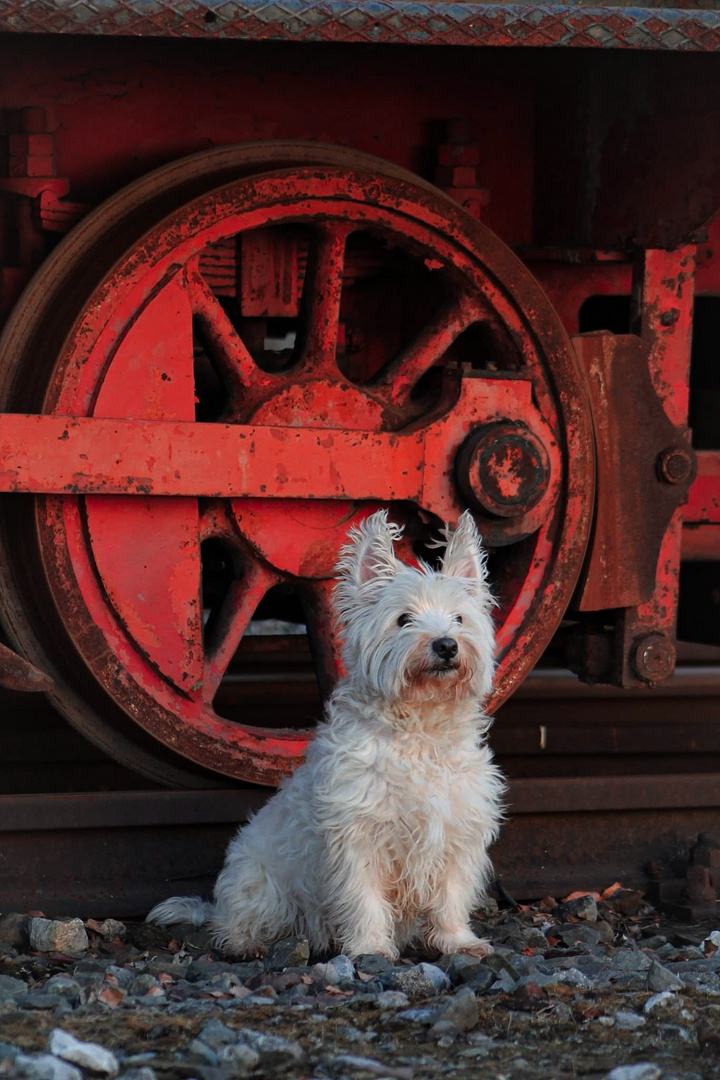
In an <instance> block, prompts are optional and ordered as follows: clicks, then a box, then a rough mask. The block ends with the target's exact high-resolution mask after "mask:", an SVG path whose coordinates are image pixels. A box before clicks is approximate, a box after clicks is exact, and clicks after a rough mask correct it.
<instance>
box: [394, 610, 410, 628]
mask: <svg viewBox="0 0 720 1080" xmlns="http://www.w3.org/2000/svg"><path fill="white" fill-rule="evenodd" d="M409 622H412V615H408V614H407V612H406V613H405V614H404V615H400V616H399V618H398V621H397V624H398V626H407V624H408V623H409Z"/></svg>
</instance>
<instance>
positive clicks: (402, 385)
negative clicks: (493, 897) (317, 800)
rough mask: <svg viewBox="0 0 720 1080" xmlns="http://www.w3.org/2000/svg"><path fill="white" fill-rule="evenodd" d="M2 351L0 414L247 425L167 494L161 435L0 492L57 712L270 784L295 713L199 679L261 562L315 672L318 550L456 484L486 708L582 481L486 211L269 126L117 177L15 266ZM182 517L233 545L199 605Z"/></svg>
mask: <svg viewBox="0 0 720 1080" xmlns="http://www.w3.org/2000/svg"><path fill="white" fill-rule="evenodd" d="M218 185H219V186H218ZM63 313H64V314H63ZM0 372H1V373H2V379H3V382H2V384H0V391H2V396H1V397H0V408H2V409H5V410H8V411H40V412H46V413H54V414H56V415H59V416H67V417H82V416H93V417H97V418H101V417H108V418H115V419H121V418H122V419H125V418H132V419H136V420H164V421H168V420H172V421H177V422H178V423H179V424H182V425H185V427H183V429H182V430H183V431H184V432H185V433H186V434H187V433H188V432H189V437H192V432H193V431H195V432H197V433H198V434H197V437H198V439H202V438H204V437H205V435H204V434H203V426H204V425H212V431H213V433H218V432H219V433H220V434H221V435H223V432H222V431H221V426H224V427H225V429H228V428H234V429H236V434H237V435H238V437H239V438H240V439H241V440H246V443H245V445H244V448H243V450H242V451H241V453H240V457H239V461H232V462H231V461H229V460H226V461H222V460H218V461H215V460H212V461H211V460H208V469H209V470H216V471H217V472H218V480H217V483H215V482H214V481H211V482H208V480H207V478H203V480H202V483H199V482H198V486H197V488H196V489H192V490H193V494H188V493H187V490H186V488H183V489H182V490H183V494H179V495H164V496H158V495H153V494H144V492H145V491H151V490H152V487H153V483H154V479H155V478H156V477H157V476H159V474H160V473H159V471H160V470H164V471H163V474H162V475H163V483H164V484H165V486H166V488H167V489H168V490H171V489H172V483H173V476H172V446H170V447H168V448H165V449H164V450H163V452H162V454H161V455H158V454H156V453H155V450H151V449H150V448H148V451H147V455H146V457H145V459H144V469H143V476H139V475H132V476H128V477H127V478H126V490H127V491H128V494H127V495H117V494H112V495H106V494H103V493H102V486H99V487H96V488H95V492H94V493H93V494H90V495H85V496H79V495H74V494H68V495H67V496H46V497H34V498H33V497H27V499H20V498H19V497H17V496H11V497H10V498H11V499H13V500H15V501H13V502H12V503H10V502H9V501H7V503H6V505H7V507H9V508H10V510H12V513H10V512H9V511H8V510H6V512H5V514H4V526H3V533H2V537H1V545H2V546H1V548H0V573H1V577H0V610H4V611H5V612H7V614H6V620H7V624H8V626H7V629H8V632H9V633H10V636H11V638H12V639H13V640H14V641H15V642H16V643H17V644H18V646H19V647H20V648H21V649H22V650H23V652H24V653H25V654H26V655H27V656H28V658H29V659H31V660H32V661H33V662H35V663H36V664H38V666H40V667H42V668H44V669H45V670H50V671H52V673H53V675H54V677H55V679H56V685H57V687H58V689H57V690H56V691H55V693H54V700H55V701H56V703H57V705H58V707H59V708H60V709H61V710H62V711H63V712H64V713H65V715H67V716H68V718H69V719H70V720H71V721H72V722H73V723H75V724H76V725H77V726H78V727H80V728H81V730H83V731H84V732H85V733H86V734H88V735H89V736H90V737H91V738H93V739H94V740H95V741H96V742H98V743H100V744H101V745H103V746H104V747H105V748H106V749H108V750H109V751H110V752H111V753H113V754H114V755H115V756H116V757H117V758H119V759H121V760H124V761H126V762H127V763H129V764H131V765H132V766H133V767H134V768H137V769H139V770H140V771H143V772H144V773H146V774H148V775H151V776H153V777H154V778H156V779H160V780H162V781H163V782H165V783H193V784H196V785H197V784H202V783H211V782H212V777H211V774H209V773H207V772H206V771H205V770H212V771H213V773H215V774H217V773H220V774H222V775H224V776H229V777H234V778H238V779H246V780H252V781H256V782H259V783H264V784H273V783H275V782H277V780H278V779H279V778H280V777H281V776H282V775H283V774H284V773H286V772H288V771H289V770H290V769H292V768H293V767H294V766H295V765H296V764H297V763H298V762H299V761H300V760H301V758H302V754H303V751H304V748H305V746H306V743H307V739H308V737H309V735H310V733H309V732H307V731H297V730H291V729H282V730H278V729H272V730H271V729H263V728H258V727H255V726H252V724H250V723H238V722H236V721H233V720H229V719H227V718H225V717H223V716H222V715H219V713H218V711H216V708H215V700H216V693H217V689H218V687H219V685H220V682H221V681H222V679H223V676H224V674H225V672H226V671H227V668H228V665H229V663H230V660H231V659H232V657H233V655H234V653H235V651H236V649H237V648H238V645H239V643H240V641H241V639H242V637H243V635H244V633H245V632H246V630H247V627H248V623H249V622H250V620H251V618H252V617H253V615H254V613H255V611H256V609H257V606H258V604H259V603H260V602H261V600H262V598H263V597H264V596H265V595H266V594H267V593H268V591H269V590H270V589H271V588H272V587H273V586H275V585H277V584H279V583H289V584H291V585H293V586H294V587H295V588H296V589H297V591H298V593H299V595H300V597H301V599H302V601H303V605H304V609H305V618H306V621H307V625H308V633H309V635H310V639H311V643H312V646H313V653H314V657H315V661H316V668H317V670H318V675H319V678H320V680H321V683H324V684H325V685H327V684H328V683H329V682H330V681H331V680H332V677H333V674H334V672H335V670H336V657H335V643H334V641H333V635H332V627H331V615H330V607H329V595H330V589H331V584H332V568H333V565H334V562H335V559H336V557H337V553H338V550H339V548H340V546H341V545H342V543H343V542H344V540H345V537H346V534H347V530H348V528H349V527H350V525H351V524H352V523H353V522H354V521H357V520H360V519H361V518H362V517H363V516H364V515H366V514H367V513H369V512H371V511H372V510H373V509H374V508H375V507H376V506H377V505H378V504H389V505H390V507H391V512H392V513H393V515H394V516H395V517H396V518H398V519H399V520H402V521H403V522H404V523H405V524H406V536H407V550H406V554H407V556H408V557H412V554H413V548H414V550H415V551H416V552H421V551H422V550H423V545H424V543H425V541H426V540H429V539H430V538H431V537H432V535H433V534H434V533H435V532H436V530H437V526H438V525H439V523H440V522H441V521H443V520H450V521H452V520H454V519H456V518H457V516H458V514H459V513H460V512H461V511H462V510H463V509H464V508H465V506H467V505H470V506H471V507H472V508H473V510H474V511H475V513H476V515H477V520H478V524H479V526H480V528H481V531H482V533H483V535H484V538H485V542H486V543H487V544H488V545H489V546H490V548H491V552H492V559H491V565H492V572H493V577H494V581H495V588H496V592H497V595H498V599H499V601H500V607H499V614H498V649H499V667H498V676H497V680H496V686H495V691H494V694H493V701H492V707H497V705H498V704H499V703H500V702H501V701H502V700H503V699H504V698H505V697H506V696H507V695H508V694H509V693H510V692H511V691H512V689H513V688H514V687H515V686H516V685H517V684H518V682H519V681H520V680H521V679H522V677H523V676H524V674H525V673H526V672H527V670H528V669H529V668H530V667H531V666H532V664H533V663H534V662H535V660H536V659H537V657H538V655H539V654H540V652H541V651H542V649H543V648H544V647H545V645H546V644H547V642H548V640H549V638H550V636H551V634H552V633H553V631H554V629H555V628H556V626H557V624H558V623H559V621H560V619H561V618H562V616H563V614H564V611H565V609H566V607H567V604H568V602H569V600H570V596H571V594H572V590H573V587H574V585H575V581H576V578H577V575H578V573H579V570H580V564H581V561H582V557H583V554H584V550H585V544H586V540H587V534H588V528H589V522H590V514H591V506H592V496H593V490H592V488H593V484H592V478H593V459H592V443H591V437H590V430H589V420H588V411H587V406H586V402H585V397H584V391H583V385H582V381H581V379H580V377H579V374H578V371H577V367H576V362H575V359H574V355H573V352H572V349H571V346H570V344H569V342H568V340H567V338H566V336H565V334H564V332H563V330H562V328H561V325H560V323H559V320H558V319H557V317H556V316H555V314H554V312H553V310H552V308H551V307H550V305H549V303H548V301H547V299H546V298H545V296H544V294H543V293H542V292H541V290H540V289H539V287H538V285H537V284H536V282H535V281H534V279H533V278H532V277H531V275H530V274H529V273H528V271H527V270H526V269H525V268H524V267H523V266H522V264H520V263H519V262H518V261H517V260H516V259H515V257H514V256H513V255H512V253H511V252H510V251H509V250H508V249H507V248H506V247H505V246H504V245H503V244H502V243H501V242H500V241H499V240H498V239H497V238H496V237H495V236H493V235H492V234H491V233H490V232H489V231H488V230H487V229H485V228H483V227H482V226H480V225H478V224H476V223H475V222H473V221H472V220H471V219H469V218H468V217H467V215H465V214H464V213H463V211H461V210H460V209H459V208H458V207H456V206H455V205H454V204H453V203H452V202H450V200H448V199H447V198H445V196H443V195H442V194H441V193H439V192H436V191H435V190H434V189H432V188H430V187H429V185H426V184H423V183H422V182H421V181H417V180H416V179H415V178H411V177H409V175H408V174H406V173H403V172H402V171H401V170H397V169H395V168H393V167H392V166H389V165H387V164H386V163H381V162H378V161H377V160H376V159H372V158H368V157H366V156H364V155H357V154H349V153H348V152H347V151H342V150H337V149H335V148H332V147H302V146H299V145H297V144H295V145H288V144H271V145H269V146H266V147H263V148H262V151H260V152H259V151H258V148H256V147H255V148H249V149H248V148H237V149H235V150H234V151H233V150H226V151H218V152H214V154H210V155H205V156H198V157H195V158H193V159H188V161H186V162H184V163H183V162H181V163H178V164H177V165H175V166H172V167H170V168H168V169H166V170H161V171H160V172H159V173H157V174H155V176H154V178H152V177H151V178H146V179H145V180H143V181H141V182H140V183H139V184H136V185H133V187H132V188H130V189H128V190H127V192H125V193H121V194H120V195H119V196H118V197H117V198H116V199H114V200H112V201H111V203H109V204H107V206H106V207H105V208H102V207H101V208H100V210H99V211H97V212H96V213H95V214H94V215H93V216H92V220H89V221H88V222H85V223H83V225H81V226H80V228H79V230H78V235H77V236H75V237H74V238H73V236H71V237H69V238H68V241H67V242H66V243H65V244H64V245H62V246H61V249H59V250H58V252H57V253H56V254H55V256H54V257H53V259H52V260H50V261H49V262H48V264H47V265H46V267H45V268H43V271H42V272H41V275H40V276H39V280H38V281H36V282H35V283H34V284H33V285H31V287H30V289H29V291H28V293H27V294H26V296H25V298H24V299H23V301H21V304H20V305H19V311H18V312H17V313H16V314H15V316H14V318H13V320H12V322H11V324H10V325H9V326H8V328H7V329H6V332H5V334H4V336H3V339H2V341H1V342H0ZM208 430H210V428H207V429H205V432H207V431H208ZM225 434H227V430H226V431H225ZM230 434H231V435H232V431H230ZM223 437H225V435H223ZM203 445H209V443H203ZM294 448H295V449H294ZM159 457H160V458H161V459H162V461H160V460H159ZM243 463H244V464H243ZM225 470H226V471H227V473H228V475H230V474H231V475H232V478H233V479H232V483H234V484H235V485H236V486H235V488H233V489H232V497H225V498H224V497H221V496H222V492H223V491H224V490H225V488H224V486H223V480H222V477H223V474H224V472H225ZM246 473H247V476H246V475H245V474H246ZM179 475H180V474H179V472H178V473H177V476H178V477H179ZM178 482H179V480H178ZM228 483H230V481H228ZM216 488H217V491H216ZM113 490H116V488H113ZM228 490H229V489H228ZM208 492H212V493H213V494H212V495H209V494H208ZM208 544H216V545H221V546H222V549H223V551H224V552H225V553H226V557H227V560H228V563H229V565H230V566H231V568H232V574H231V578H232V580H231V581H230V583H229V585H228V587H227V588H226V589H225V591H224V592H223V594H222V595H221V596H220V597H219V599H217V600H216V601H212V602H211V601H210V600H209V598H208V596H209V590H208V589H207V588H206V584H205V578H204V570H205V565H204V558H205V554H204V553H205V552H206V551H207V546H208ZM247 719H248V720H251V719H252V718H251V717H249V718H247Z"/></svg>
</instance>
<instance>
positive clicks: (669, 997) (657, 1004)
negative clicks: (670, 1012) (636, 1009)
mask: <svg viewBox="0 0 720 1080" xmlns="http://www.w3.org/2000/svg"><path fill="white" fill-rule="evenodd" d="M680 1005H682V998H679V997H678V995H677V994H671V993H670V991H669V990H663V991H662V993H660V994H653V996H652V997H650V998H648V999H647V1001H646V1002H645V1004H644V1005H643V1012H644V1013H650V1012H653V1010H655V1009H667V1008H670V1007H679V1006H680Z"/></svg>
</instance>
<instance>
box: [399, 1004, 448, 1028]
mask: <svg viewBox="0 0 720 1080" xmlns="http://www.w3.org/2000/svg"><path fill="white" fill-rule="evenodd" d="M438 1011H439V1010H438V1008H437V1006H436V1005H424V1006H422V1007H421V1008H419V1009H405V1010H403V1012H399V1013H396V1014H395V1017H396V1019H397V1020H407V1021H408V1022H409V1023H411V1024H434V1023H435V1021H436V1020H437V1018H438Z"/></svg>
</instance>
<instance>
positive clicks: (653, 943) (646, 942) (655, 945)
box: [640, 934, 667, 952]
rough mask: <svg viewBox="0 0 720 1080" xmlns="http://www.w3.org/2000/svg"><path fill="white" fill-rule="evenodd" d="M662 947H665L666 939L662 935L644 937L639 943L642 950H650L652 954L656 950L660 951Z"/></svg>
mask: <svg viewBox="0 0 720 1080" xmlns="http://www.w3.org/2000/svg"><path fill="white" fill-rule="evenodd" d="M663 945H667V938H666V937H665V935H664V934H653V935H652V936H651V937H644V938H643V939H642V941H641V942H640V947H641V948H642V949H652V950H653V952H654V951H655V950H656V949H661V948H662V947H663Z"/></svg>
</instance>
